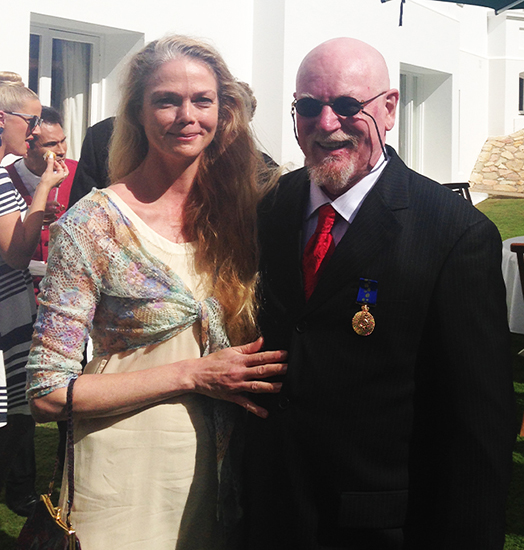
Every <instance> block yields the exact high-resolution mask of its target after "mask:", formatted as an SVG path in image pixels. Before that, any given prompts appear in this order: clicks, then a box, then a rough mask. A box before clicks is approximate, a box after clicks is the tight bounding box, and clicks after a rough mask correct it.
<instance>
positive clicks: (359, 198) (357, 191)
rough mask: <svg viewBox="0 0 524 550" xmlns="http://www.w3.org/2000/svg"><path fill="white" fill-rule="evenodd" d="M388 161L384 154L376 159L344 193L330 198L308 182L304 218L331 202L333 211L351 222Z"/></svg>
mask: <svg viewBox="0 0 524 550" xmlns="http://www.w3.org/2000/svg"><path fill="white" fill-rule="evenodd" d="M388 162H389V158H387V159H386V158H384V155H381V157H380V158H379V159H378V161H377V163H376V164H375V166H374V167H373V168H372V170H371V171H370V172H369V174H367V175H366V176H364V177H363V178H362V179H361V180H360V181H359V182H357V183H356V184H355V185H353V187H351V188H350V189H348V190H347V191H346V192H345V193H344V194H342V195H340V197H337V198H336V199H335V200H333V201H332V200H331V199H330V198H329V197H328V196H327V195H326V194H325V193H324V191H322V189H321V188H320V187H318V186H317V185H316V184H314V183H311V182H310V184H309V204H308V207H307V210H306V220H308V219H309V218H310V217H311V216H312V215H313V214H314V213H315V212H316V211H317V210H318V208H320V207H321V206H322V205H323V204H328V203H331V204H332V206H333V208H334V209H335V211H336V212H337V213H338V214H339V215H340V216H341V217H342V218H343V219H344V220H346V221H347V222H348V223H351V222H352V221H353V220H354V219H355V216H356V215H357V212H358V211H359V209H360V206H361V205H362V203H363V202H364V199H365V198H366V197H367V195H368V193H369V192H370V191H371V189H373V186H374V185H375V183H376V182H377V180H378V178H379V177H380V176H381V175H382V172H383V171H384V168H385V167H386V165H387V163H388Z"/></svg>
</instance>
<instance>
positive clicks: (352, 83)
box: [296, 63, 372, 97]
mask: <svg viewBox="0 0 524 550" xmlns="http://www.w3.org/2000/svg"><path fill="white" fill-rule="evenodd" d="M371 80H372V79H370V78H369V77H368V76H367V75H366V74H365V73H364V72H363V71H362V70H359V67H358V66H355V64H353V65H350V64H348V63H345V64H340V65H333V64H329V63H328V64H321V63H319V64H310V65H306V66H304V67H303V68H302V70H301V71H300V72H299V74H298V75H297V82H296V92H297V95H298V96H301V95H304V96H308V95H314V96H317V95H319V94H320V95H322V96H328V97H338V96H341V95H345V96H352V95H354V94H357V95H358V94H361V93H365V92H366V91H368V90H369V89H371Z"/></svg>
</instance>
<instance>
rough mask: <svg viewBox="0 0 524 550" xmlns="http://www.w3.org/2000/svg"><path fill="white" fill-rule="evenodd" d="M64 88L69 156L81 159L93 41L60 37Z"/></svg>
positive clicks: (62, 96) (65, 127) (62, 100)
mask: <svg viewBox="0 0 524 550" xmlns="http://www.w3.org/2000/svg"><path fill="white" fill-rule="evenodd" d="M59 42H61V47H60V48H58V51H59V52H60V54H61V55H60V56H59V57H60V63H61V67H62V75H63V78H62V79H61V81H62V89H61V91H60V100H61V102H62V112H63V115H64V133H65V135H66V136H67V143H68V152H67V156H68V158H72V159H75V160H78V158H79V157H80V149H81V147H82V140H83V137H84V135H85V132H86V129H87V119H88V115H89V91H90V72H91V44H86V43H83V42H72V41H69V40H60V41H59Z"/></svg>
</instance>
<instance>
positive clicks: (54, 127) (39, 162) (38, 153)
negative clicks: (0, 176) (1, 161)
mask: <svg viewBox="0 0 524 550" xmlns="http://www.w3.org/2000/svg"><path fill="white" fill-rule="evenodd" d="M47 151H52V152H53V153H54V154H55V155H56V157H57V160H61V159H62V160H63V159H65V156H66V153H67V143H66V136H65V134H64V131H63V130H62V127H61V126H60V124H47V123H46V122H44V123H42V126H41V127H40V135H39V136H38V139H35V140H34V141H33V142H32V143H31V147H30V149H29V150H28V151H27V164H28V166H29V168H30V169H31V170H32V171H33V172H34V173H35V174H37V175H41V174H43V172H44V170H45V169H46V166H47V162H46V161H45V160H44V155H45V153H46V152H47Z"/></svg>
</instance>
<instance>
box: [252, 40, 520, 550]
mask: <svg viewBox="0 0 524 550" xmlns="http://www.w3.org/2000/svg"><path fill="white" fill-rule="evenodd" d="M398 98H399V93H398V91H397V90H395V89H391V88H390V83H389V76H388V71H387V67H386V63H385V61H384V59H383V57H382V56H381V55H380V53H379V52H377V51H376V50H375V49H374V48H372V47H371V46H369V45H367V44H365V43H363V42H359V41H357V40H353V39H349V38H337V39H334V40H330V41H328V42H325V43H323V44H321V45H320V46H318V47H317V48H315V49H314V50H313V51H311V52H310V53H309V54H308V55H307V56H306V58H305V59H304V61H303V62H302V64H301V65H300V68H299V70H298V75H297V80H296V92H295V100H294V102H293V112H294V119H295V123H296V127H295V128H296V135H297V139H298V142H299V145H300V147H301V148H302V151H303V152H304V155H305V167H304V168H302V169H300V170H296V171H294V172H291V173H289V174H286V175H285V176H283V178H282V180H281V182H280V185H279V187H278V189H276V190H275V192H274V193H273V195H271V196H270V197H268V198H267V199H266V201H265V203H264V204H263V206H262V208H261V211H260V240H261V281H262V282H261V291H262V313H261V317H260V326H261V329H262V333H263V335H264V338H265V343H266V347H267V348H268V349H286V350H288V352H289V366H288V370H287V374H286V375H285V377H284V378H283V380H282V381H283V386H282V390H281V392H280V393H279V394H278V395H276V394H275V395H269V394H268V395H264V396H263V397H262V396H260V398H259V399H258V401H259V403H260V404H262V405H263V406H264V407H265V408H267V409H268V411H269V417H268V418H267V419H261V418H255V417H254V415H250V416H251V418H250V425H249V429H248V432H247V433H248V436H247V437H248V440H247V448H246V461H245V473H246V477H245V484H246V492H247V521H246V525H247V533H248V541H247V542H246V547H247V548H249V549H251V550H255V549H256V550H269V549H271V550H278V549H286V550H289V549H297V550H320V549H351V550H400V549H403V550H407V549H410V550H454V549H456V550H459V549H460V550H465V549H475V550H479V549H486V550H488V549H489V550H497V549H502V548H503V545H504V516H505V502H506V495H507V490H508V484H509V479H510V469H511V453H512V447H513V443H514V440H515V432H516V426H515V415H514V409H513V388H512V375H511V369H510V351H509V332H508V327H507V321H506V307H505V289H504V283H503V280H502V276H501V272H500V262H501V242H500V237H499V234H498V232H497V229H496V228H495V226H494V225H493V224H492V223H491V222H490V221H489V220H488V219H487V218H485V217H484V216H483V215H482V214H481V213H479V212H478V211H477V210H476V209H475V208H474V207H473V206H472V205H471V204H470V203H468V202H467V201H465V200H464V199H463V198H461V197H460V196H459V195H457V194H455V193H453V192H451V191H449V190H448V189H446V188H444V187H442V186H440V185H439V184H438V183H436V182H434V181H431V180H429V179H428V178H425V177H424V176H422V175H420V174H417V173H416V172H414V171H412V170H410V169H409V168H407V167H406V165H405V164H404V163H403V162H402V161H401V160H400V158H399V157H398V155H397V154H396V152H395V151H394V149H393V148H391V147H389V146H386V145H385V140H386V132H387V131H388V130H391V128H392V127H393V125H394V122H395V111H396V107H397V103H398Z"/></svg>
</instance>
